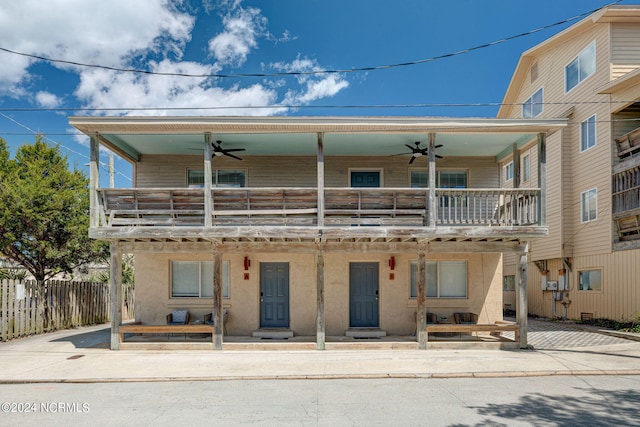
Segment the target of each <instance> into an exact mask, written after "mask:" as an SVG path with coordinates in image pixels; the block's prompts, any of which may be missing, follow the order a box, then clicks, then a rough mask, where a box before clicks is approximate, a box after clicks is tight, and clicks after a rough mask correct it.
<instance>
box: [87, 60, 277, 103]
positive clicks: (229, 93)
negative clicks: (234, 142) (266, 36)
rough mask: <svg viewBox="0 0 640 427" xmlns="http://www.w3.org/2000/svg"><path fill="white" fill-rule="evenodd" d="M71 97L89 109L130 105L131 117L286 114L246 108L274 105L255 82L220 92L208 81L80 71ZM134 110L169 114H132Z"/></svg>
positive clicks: (173, 68) (163, 66)
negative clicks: (142, 109) (80, 101)
mask: <svg viewBox="0 0 640 427" xmlns="http://www.w3.org/2000/svg"><path fill="white" fill-rule="evenodd" d="M152 69H153V71H156V72H163V73H188V74H210V73H211V72H212V71H213V70H212V66H206V65H202V64H197V63H193V62H181V63H173V62H171V61H168V60H165V61H162V62H160V63H157V64H152ZM76 96H77V97H78V98H79V99H80V100H82V101H83V102H85V104H86V106H87V107H88V108H122V107H129V108H131V110H129V112H128V114H134V115H181V114H189V115H198V114H202V115H273V114H278V113H283V112H285V111H286V110H285V109H284V108H280V107H273V108H266V109H264V108H251V107H258V106H266V105H274V104H275V103H276V102H277V97H278V93H277V91H276V90H274V89H270V88H267V87H265V86H263V85H260V84H253V85H251V86H248V87H241V86H239V85H236V86H232V87H230V88H227V89H225V88H221V87H215V86H212V85H211V84H210V81H209V80H208V79H200V78H184V77H177V76H158V75H149V74H143V75H134V74H131V73H117V72H113V71H107V70H93V71H91V72H85V73H83V74H82V78H81V82H80V85H79V86H78V90H77V91H76ZM212 107H215V109H212ZM233 107H245V108H233ZM134 108H173V109H174V110H145V111H136V110H134ZM180 108H187V109H188V110H180ZM192 108H196V110H192ZM198 108H202V110H197V109H198Z"/></svg>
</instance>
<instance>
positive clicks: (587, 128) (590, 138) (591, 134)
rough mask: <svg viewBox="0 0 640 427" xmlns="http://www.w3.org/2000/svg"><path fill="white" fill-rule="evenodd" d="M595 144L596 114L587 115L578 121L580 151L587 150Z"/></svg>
mask: <svg viewBox="0 0 640 427" xmlns="http://www.w3.org/2000/svg"><path fill="white" fill-rule="evenodd" d="M595 145H596V116H595V115H593V116H591V117H589V118H588V119H587V120H585V121H584V122H582V123H580V151H585V150H588V149H589V148H591V147H595Z"/></svg>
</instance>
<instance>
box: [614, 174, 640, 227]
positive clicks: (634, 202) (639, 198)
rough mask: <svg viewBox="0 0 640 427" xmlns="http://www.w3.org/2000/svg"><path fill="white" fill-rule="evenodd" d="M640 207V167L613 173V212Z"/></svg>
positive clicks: (617, 212) (619, 212) (618, 212)
mask: <svg viewBox="0 0 640 427" xmlns="http://www.w3.org/2000/svg"><path fill="white" fill-rule="evenodd" d="M637 209H640V167H635V168H632V169H628V170H626V171H624V172H620V173H617V174H615V175H613V214H614V216H615V215H616V214H621V213H624V212H628V211H632V210H637Z"/></svg>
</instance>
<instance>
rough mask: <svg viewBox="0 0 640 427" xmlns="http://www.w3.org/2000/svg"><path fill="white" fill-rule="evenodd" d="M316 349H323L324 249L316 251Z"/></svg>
mask: <svg viewBox="0 0 640 427" xmlns="http://www.w3.org/2000/svg"><path fill="white" fill-rule="evenodd" d="M316 292H317V315H316V318H317V320H316V350H324V348H325V346H324V343H325V324H324V251H322V250H320V251H318V252H316Z"/></svg>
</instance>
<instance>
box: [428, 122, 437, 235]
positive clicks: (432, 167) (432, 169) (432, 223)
mask: <svg viewBox="0 0 640 427" xmlns="http://www.w3.org/2000/svg"><path fill="white" fill-rule="evenodd" d="M428 210H429V227H431V228H435V227H436V219H437V212H438V200H437V199H436V134H435V133H430V134H429V208H428Z"/></svg>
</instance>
